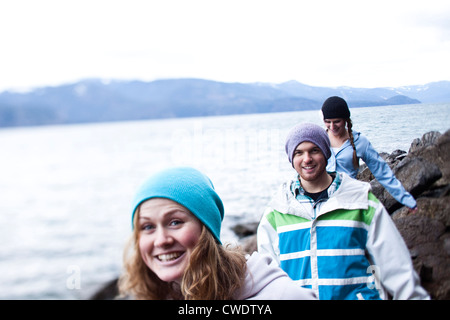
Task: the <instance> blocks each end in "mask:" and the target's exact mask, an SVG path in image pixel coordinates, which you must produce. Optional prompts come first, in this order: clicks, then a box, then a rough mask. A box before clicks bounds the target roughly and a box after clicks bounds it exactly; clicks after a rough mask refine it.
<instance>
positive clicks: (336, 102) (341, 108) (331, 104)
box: [322, 97, 350, 119]
mask: <svg viewBox="0 0 450 320" xmlns="http://www.w3.org/2000/svg"><path fill="white" fill-rule="evenodd" d="M322 113H323V118H324V119H338V118H342V119H348V118H350V110H349V109H348V105H347V102H345V100H344V99H342V98H340V97H329V98H328V99H327V100H325V102H324V103H323V105H322Z"/></svg>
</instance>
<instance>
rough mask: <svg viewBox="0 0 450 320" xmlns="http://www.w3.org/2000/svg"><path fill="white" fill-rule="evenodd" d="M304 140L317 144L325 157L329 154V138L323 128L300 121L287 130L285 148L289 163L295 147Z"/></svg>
mask: <svg viewBox="0 0 450 320" xmlns="http://www.w3.org/2000/svg"><path fill="white" fill-rule="evenodd" d="M305 141H308V142H312V143H314V144H315V145H316V146H318V147H319V148H320V150H321V151H322V153H323V155H324V156H325V159H328V158H329V157H330V156H331V151H330V139H329V138H328V134H327V132H326V131H325V129H323V128H322V127H320V126H318V125H316V124H312V123H301V124H298V125H296V126H295V127H293V128H292V129H291V131H289V134H288V136H287V139H286V145H285V150H286V154H287V155H288V158H289V162H290V163H291V164H292V158H293V157H294V151H295V149H297V147H298V145H299V144H300V143H302V142H305Z"/></svg>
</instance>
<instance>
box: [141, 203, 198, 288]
mask: <svg viewBox="0 0 450 320" xmlns="http://www.w3.org/2000/svg"><path fill="white" fill-rule="evenodd" d="M138 228H139V229H138V230H139V249H140V253H141V257H142V259H143V260H144V262H145V264H146V265H147V266H148V267H149V268H150V270H152V271H153V272H154V273H155V274H156V275H157V276H158V278H160V279H161V280H162V281H166V282H172V281H175V282H177V283H181V280H182V278H183V274H184V271H185V270H186V268H187V266H188V264H189V259H190V256H191V254H192V251H193V249H194V247H195V246H196V245H197V243H198V241H199V238H200V234H201V231H202V223H201V222H200V220H198V219H197V217H195V216H194V215H193V214H192V213H190V212H189V210H187V209H186V208H185V207H183V206H182V205H180V204H178V203H176V202H174V201H172V200H169V199H163V198H154V199H150V200H147V201H145V202H143V203H142V204H141V205H140V209H139V220H138Z"/></svg>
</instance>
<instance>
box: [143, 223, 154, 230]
mask: <svg viewBox="0 0 450 320" xmlns="http://www.w3.org/2000/svg"><path fill="white" fill-rule="evenodd" d="M154 228H155V227H154V226H153V225H151V224H144V225H142V226H141V230H142V231H149V230H152V229H154Z"/></svg>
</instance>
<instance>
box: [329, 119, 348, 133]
mask: <svg viewBox="0 0 450 320" xmlns="http://www.w3.org/2000/svg"><path fill="white" fill-rule="evenodd" d="M324 122H325V126H326V127H327V129H328V131H329V132H331V134H332V135H334V136H336V137H340V136H343V135H345V134H346V127H345V120H344V119H342V118H336V119H325V120H324Z"/></svg>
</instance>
